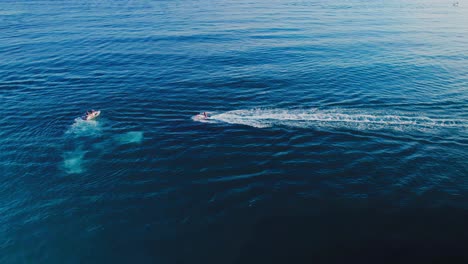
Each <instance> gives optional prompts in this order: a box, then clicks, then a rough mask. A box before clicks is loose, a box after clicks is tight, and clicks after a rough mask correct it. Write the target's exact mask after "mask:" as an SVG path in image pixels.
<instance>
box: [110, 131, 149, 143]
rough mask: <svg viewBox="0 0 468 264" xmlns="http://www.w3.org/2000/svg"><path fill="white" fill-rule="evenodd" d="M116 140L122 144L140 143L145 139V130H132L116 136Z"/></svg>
mask: <svg viewBox="0 0 468 264" xmlns="http://www.w3.org/2000/svg"><path fill="white" fill-rule="evenodd" d="M115 140H116V141H117V142H119V143H120V144H132V143H134V144H140V143H141V142H142V141H143V132H141V131H132V132H127V133H125V134H122V135H117V136H115Z"/></svg>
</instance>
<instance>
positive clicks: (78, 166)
mask: <svg viewBox="0 0 468 264" xmlns="http://www.w3.org/2000/svg"><path fill="white" fill-rule="evenodd" d="M85 153H86V152H85V151H83V150H81V148H78V149H75V150H73V151H70V152H65V153H64V155H63V168H64V169H65V172H67V173H69V174H78V173H82V172H83V171H84V167H83V161H84V155H85Z"/></svg>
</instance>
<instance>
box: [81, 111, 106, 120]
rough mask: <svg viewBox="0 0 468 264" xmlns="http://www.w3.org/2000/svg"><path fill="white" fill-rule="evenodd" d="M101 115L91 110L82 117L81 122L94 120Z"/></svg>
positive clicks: (99, 112)
mask: <svg viewBox="0 0 468 264" xmlns="http://www.w3.org/2000/svg"><path fill="white" fill-rule="evenodd" d="M100 114H101V111H96V110H91V111H87V112H86V114H85V115H84V116H83V117H82V118H83V120H86V121H89V120H94V119H96V117H98V116H99V115H100Z"/></svg>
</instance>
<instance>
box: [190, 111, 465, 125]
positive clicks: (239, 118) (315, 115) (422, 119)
mask: <svg viewBox="0 0 468 264" xmlns="http://www.w3.org/2000/svg"><path fill="white" fill-rule="evenodd" d="M194 120H195V119H194ZM196 121H201V120H196ZM205 121H206V120H205ZM209 121H210V122H223V123H229V124H238V125H247V126H252V127H256V128H266V127H273V126H290V127H304V128H307V127H335V128H350V129H359V130H373V129H395V130H427V129H435V128H444V127H445V128H462V129H466V128H468V122H467V120H464V119H452V118H431V117H427V116H422V115H419V114H413V113H389V112H372V113H370V112H363V111H358V110H343V109H335V110H319V109H309V110H286V109H250V110H234V111H228V112H224V113H219V114H213V115H211V117H210V119H209Z"/></svg>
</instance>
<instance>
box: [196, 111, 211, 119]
mask: <svg viewBox="0 0 468 264" xmlns="http://www.w3.org/2000/svg"><path fill="white" fill-rule="evenodd" d="M209 118H210V117H209V116H208V113H207V112H203V113H200V114H198V115H196V116H194V117H193V120H195V121H202V120H208V119H209Z"/></svg>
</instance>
